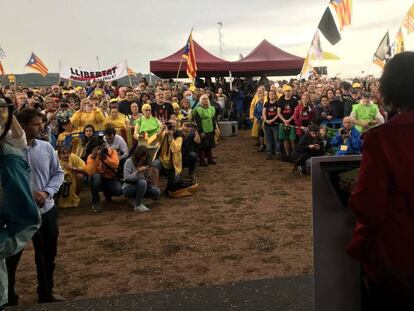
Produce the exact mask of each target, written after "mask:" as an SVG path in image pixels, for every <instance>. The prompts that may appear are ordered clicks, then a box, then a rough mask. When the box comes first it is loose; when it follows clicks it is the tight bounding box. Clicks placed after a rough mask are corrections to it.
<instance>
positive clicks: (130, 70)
mask: <svg viewBox="0 0 414 311" xmlns="http://www.w3.org/2000/svg"><path fill="white" fill-rule="evenodd" d="M127 72H128V76H134V77H136V76H137V74H136V73H135V72H134V71H133V70H132V69H131V68H129V67H127Z"/></svg>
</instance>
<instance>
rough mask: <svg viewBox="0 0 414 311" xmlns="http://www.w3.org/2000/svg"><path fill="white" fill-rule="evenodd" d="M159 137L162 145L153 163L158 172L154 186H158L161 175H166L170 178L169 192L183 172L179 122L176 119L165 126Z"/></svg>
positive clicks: (162, 127) (181, 139)
mask: <svg viewBox="0 0 414 311" xmlns="http://www.w3.org/2000/svg"><path fill="white" fill-rule="evenodd" d="M157 136H158V140H159V142H160V145H159V148H158V150H157V153H156V159H155V160H154V161H153V162H152V166H153V167H155V168H156V169H157V170H158V174H157V175H156V176H155V182H154V185H155V186H158V176H159V174H160V173H165V174H166V175H167V176H168V183H167V190H168V187H169V186H170V185H172V184H173V183H174V182H175V181H176V180H177V179H179V176H180V174H181V171H182V154H181V146H182V142H183V138H182V136H181V132H180V131H177V121H176V120H175V119H171V120H170V121H168V122H166V123H165V124H163V125H162V126H161V131H160V132H159V133H158V134H157Z"/></svg>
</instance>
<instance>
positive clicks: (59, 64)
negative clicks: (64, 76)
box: [58, 61, 61, 84]
mask: <svg viewBox="0 0 414 311" xmlns="http://www.w3.org/2000/svg"><path fill="white" fill-rule="evenodd" d="M60 67H61V61H59V63H58V70H59V84H60V81H61V78H60Z"/></svg>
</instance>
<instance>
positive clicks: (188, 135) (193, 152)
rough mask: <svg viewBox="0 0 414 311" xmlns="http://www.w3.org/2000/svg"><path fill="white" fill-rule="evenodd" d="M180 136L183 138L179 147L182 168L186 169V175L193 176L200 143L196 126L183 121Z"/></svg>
mask: <svg viewBox="0 0 414 311" xmlns="http://www.w3.org/2000/svg"><path fill="white" fill-rule="evenodd" d="M181 134H182V137H183V143H182V145H181V154H182V161H183V168H187V167H188V175H189V176H193V175H194V170H195V167H196V164H197V148H198V145H199V144H200V143H201V138H200V134H199V133H198V130H197V126H196V124H194V123H191V122H189V121H188V120H183V123H182V127H181Z"/></svg>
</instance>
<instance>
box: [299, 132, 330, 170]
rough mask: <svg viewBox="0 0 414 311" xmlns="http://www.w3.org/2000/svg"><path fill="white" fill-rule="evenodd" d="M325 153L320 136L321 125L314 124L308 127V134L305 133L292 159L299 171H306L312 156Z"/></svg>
mask: <svg viewBox="0 0 414 311" xmlns="http://www.w3.org/2000/svg"><path fill="white" fill-rule="evenodd" d="M324 154H325V149H324V147H323V142H322V140H321V138H320V137H319V126H317V125H315V124H312V125H310V126H309V127H308V131H307V133H306V135H303V136H302V137H301V138H300V140H299V143H298V145H297V146H296V147H295V150H294V151H293V152H292V160H293V161H294V163H295V167H298V169H299V173H300V174H302V173H304V172H305V171H306V168H305V164H306V161H307V160H308V159H310V158H312V157H320V156H323V155H324Z"/></svg>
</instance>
